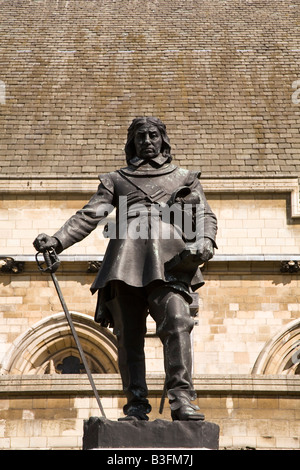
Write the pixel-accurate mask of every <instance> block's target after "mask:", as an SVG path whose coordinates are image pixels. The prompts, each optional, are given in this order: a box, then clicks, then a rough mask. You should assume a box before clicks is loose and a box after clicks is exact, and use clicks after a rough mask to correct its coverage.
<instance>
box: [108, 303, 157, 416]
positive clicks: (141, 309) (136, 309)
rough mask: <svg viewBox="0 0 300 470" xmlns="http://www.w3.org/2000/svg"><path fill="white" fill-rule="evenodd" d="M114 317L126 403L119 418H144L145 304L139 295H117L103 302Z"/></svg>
mask: <svg viewBox="0 0 300 470" xmlns="http://www.w3.org/2000/svg"><path fill="white" fill-rule="evenodd" d="M107 306H108V308H109V310H110V312H111V314H112V317H113V320H114V334H115V335H116V337H117V341H118V363H119V370H120V374H121V378H122V384H123V390H124V393H125V395H126V397H127V404H126V405H125V406H124V407H123V411H124V414H125V415H126V418H120V420H123V419H124V420H130V419H133V420H134V419H139V420H148V419H149V418H148V416H147V414H148V413H150V411H151V406H150V404H149V402H148V399H147V396H148V389H147V385H146V377H145V375H146V371H145V354H144V337H145V333H146V316H147V307H146V304H145V301H144V300H143V299H142V298H140V297H133V296H131V295H121V296H118V297H116V298H114V299H113V300H110V301H109V302H107Z"/></svg>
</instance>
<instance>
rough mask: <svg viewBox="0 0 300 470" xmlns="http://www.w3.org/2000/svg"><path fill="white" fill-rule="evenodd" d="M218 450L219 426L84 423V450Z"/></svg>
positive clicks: (163, 422) (93, 420) (201, 423)
mask: <svg viewBox="0 0 300 470" xmlns="http://www.w3.org/2000/svg"><path fill="white" fill-rule="evenodd" d="M218 447H219V426H218V425H217V424H214V423H209V422H207V421H166V420H162V419H157V420H155V421H138V420H135V421H110V420H108V419H105V418H98V417H91V418H90V419H89V420H85V421H84V435H83V450H91V449H112V448H113V449H126V448H130V449H142V448H143V449H150V448H152V449H158V448H167V449H170V448H172V449H176V448H177V449H211V450H217V449H218Z"/></svg>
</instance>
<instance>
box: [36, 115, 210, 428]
mask: <svg viewBox="0 0 300 470" xmlns="http://www.w3.org/2000/svg"><path fill="white" fill-rule="evenodd" d="M125 153H126V160H127V165H128V166H127V167H125V168H122V169H120V170H117V171H113V172H111V173H108V174H105V175H100V177H99V179H100V185H99V187H98V190H97V192H96V193H95V194H94V195H93V196H92V198H91V199H90V201H89V202H88V204H87V205H85V206H84V207H83V208H82V209H81V210H79V211H78V212H76V214H75V215H73V216H72V217H71V218H70V219H69V220H68V221H67V222H66V223H65V224H64V225H63V227H62V228H60V230H58V231H57V232H56V233H55V234H54V235H53V236H49V235H46V234H40V235H39V236H38V237H37V238H36V239H35V241H34V246H35V248H36V249H37V250H39V251H43V250H45V249H47V248H50V247H54V248H55V249H56V251H57V252H58V253H60V252H62V251H63V250H65V249H66V248H68V247H70V246H71V245H73V244H74V243H76V242H79V241H80V240H82V239H83V238H85V237H86V236H87V235H88V234H89V233H90V232H91V231H92V230H94V229H95V228H96V227H97V225H98V223H99V222H100V221H101V220H103V218H104V217H105V216H107V213H108V212H109V211H110V210H111V209H110V208H114V207H115V208H116V230H115V232H114V234H113V236H111V239H110V241H109V244H108V247H107V250H106V253H105V257H104V260H103V263H102V265H101V268H100V270H99V272H98V275H97V277H96V279H95V281H94V283H93V285H92V287H91V291H92V293H95V292H96V291H98V302H97V308H96V313H95V321H96V322H99V323H100V324H101V325H102V326H109V327H113V328H114V333H115V335H116V337H117V340H118V358H119V359H118V360H119V369H120V374H121V377H122V383H123V390H124V393H125V394H126V397H127V404H126V405H125V406H124V414H125V415H126V418H123V419H141V420H148V416H147V415H148V413H150V411H151V406H150V404H149V401H148V399H147V395H148V390H147V385H146V377H145V375H146V373H145V355H144V339H145V333H146V317H147V315H148V314H150V315H151V317H152V318H153V319H154V320H155V322H156V331H157V335H158V336H159V338H160V339H161V341H162V344H163V351H164V366H165V374H166V390H167V396H168V398H169V403H170V407H171V416H172V419H173V420H190V419H193V420H194V419H204V416H203V414H201V413H199V412H198V411H197V410H198V407H196V406H195V405H193V404H192V403H191V402H192V401H194V400H195V399H196V392H195V390H194V388H193V383H192V377H191V369H192V353H191V343H190V333H191V331H192V329H193V326H194V319H193V317H192V316H191V313H190V308H189V305H190V303H191V293H192V292H193V291H196V290H197V289H198V288H199V287H201V286H202V285H203V284H204V281H203V277H202V274H201V271H200V269H199V265H200V264H201V263H203V262H205V261H207V260H209V259H210V258H212V256H213V252H214V248H215V247H216V243H215V237H216V232H217V220H216V217H215V215H214V213H213V212H212V210H211V208H210V207H209V205H208V203H207V201H206V198H205V195H204V193H203V189H202V186H201V184H200V182H199V177H200V172H199V171H189V170H186V169H183V168H179V167H177V166H176V165H174V164H173V163H172V156H171V147H170V142H169V138H168V136H167V133H166V127H165V125H164V124H163V123H162V122H161V121H160V120H159V119H157V118H154V117H141V118H136V119H134V120H133V121H132V123H131V125H130V127H129V129H128V138H127V143H126V146H125ZM108 208H109V209H108ZM199 208H200V209H199ZM153 209H155V211H153ZM166 209H171V212H172V213H171V216H170V217H169V219H168V217H165V215H164V214H166V213H168V211H167V212H165V213H164V212H163V211H165V210H166ZM173 209H176V210H174V211H173ZM176 211H177V212H176ZM175 212H176V214H177V215H178V214H179V218H178V217H177V215H175V216H174V213H175ZM168 214H169V213H168ZM187 214H189V215H190V216H191V218H192V226H193V230H192V236H189V235H187V232H188V231H189V230H187V229H185V228H184V226H182V227H180V220H181V221H182V220H183V219H185V216H186V215H187ZM169 215H170V214H169ZM198 215H199V217H198V219H199V220H200V223H199V224H197V223H195V220H196V219H197V216H198ZM175 219H176V220H175ZM121 220H123V221H124V220H125V221H126V229H125V230H124V224H123V226H122V224H121V223H120V221H121ZM137 220H139V223H140V226H139V228H138V229H137ZM154 226H155V228H156V229H155V230H153V227H154ZM138 232H140V236H137V234H138ZM130 234H131V236H130ZM132 234H134V236H132Z"/></svg>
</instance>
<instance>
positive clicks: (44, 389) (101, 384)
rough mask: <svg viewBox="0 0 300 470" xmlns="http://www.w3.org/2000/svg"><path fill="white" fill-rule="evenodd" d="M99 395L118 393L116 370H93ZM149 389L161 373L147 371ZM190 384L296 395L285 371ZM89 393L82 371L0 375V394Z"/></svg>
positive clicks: (227, 391)
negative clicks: (60, 373) (54, 373)
mask: <svg viewBox="0 0 300 470" xmlns="http://www.w3.org/2000/svg"><path fill="white" fill-rule="evenodd" d="M93 378H94V381H95V384H96V387H97V390H98V391H99V393H100V395H104V396H106V395H108V394H113V395H119V394H122V393H123V392H122V384H121V379H120V376H119V375H118V374H94V375H93ZM147 384H148V388H149V393H150V395H151V394H156V393H159V394H161V392H162V389H163V385H164V376H163V374H149V376H148V377H147ZM194 387H195V389H196V391H197V393H198V396H201V395H213V394H222V395H232V394H243V395H261V394H265V395H279V394H282V395H300V376H285V375H226V376H223V375H198V376H195V377H194ZM45 393H46V394H53V395H58V394H60V395H61V394H68V395H78V394H82V395H91V394H92V393H93V392H92V390H91V386H90V383H89V380H88V378H87V376H86V375H83V374H80V375H76V374H66V375H2V376H0V397H3V396H10V395H18V396H21V395H26V394H30V395H41V394H45Z"/></svg>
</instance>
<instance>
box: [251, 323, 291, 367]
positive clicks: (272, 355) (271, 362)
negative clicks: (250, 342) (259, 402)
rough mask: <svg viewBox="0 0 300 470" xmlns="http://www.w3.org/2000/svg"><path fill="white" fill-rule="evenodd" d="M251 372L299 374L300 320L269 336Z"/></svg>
mask: <svg viewBox="0 0 300 470" xmlns="http://www.w3.org/2000/svg"><path fill="white" fill-rule="evenodd" d="M252 374H268V375H270V374H274V375H275V374H284V375H298V374H300V320H299V319H297V320H294V321H292V322H290V323H288V324H287V325H285V327H284V328H282V329H281V330H280V331H279V332H278V333H277V335H275V336H274V337H273V338H271V339H270V340H269V341H268V342H267V343H266V345H265V346H264V348H263V349H262V351H261V353H260V354H259V356H258V358H257V360H256V362H255V364H254V367H253V370H252Z"/></svg>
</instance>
